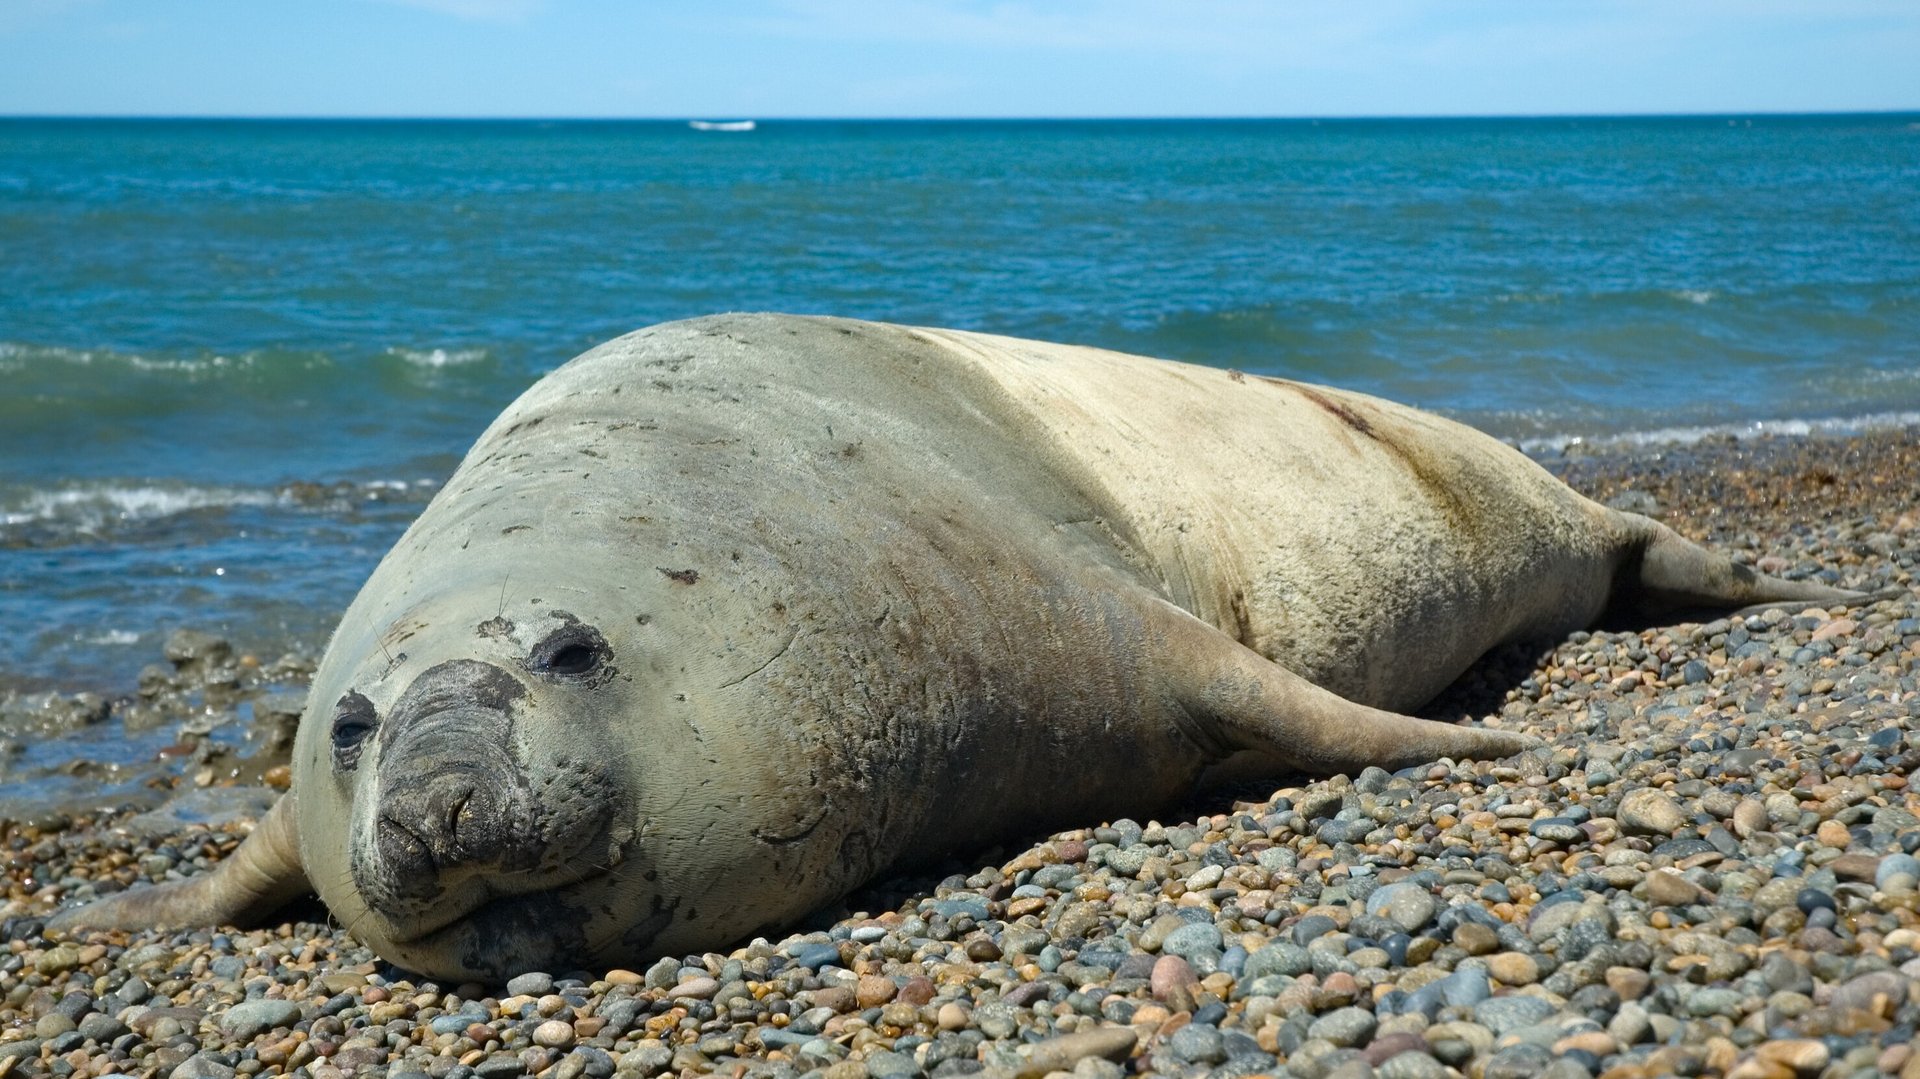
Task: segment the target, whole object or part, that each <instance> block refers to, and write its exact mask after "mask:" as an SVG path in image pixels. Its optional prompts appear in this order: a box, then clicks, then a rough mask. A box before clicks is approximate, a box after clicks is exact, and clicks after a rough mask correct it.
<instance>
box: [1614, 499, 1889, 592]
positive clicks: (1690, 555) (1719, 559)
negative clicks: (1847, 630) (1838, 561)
mask: <svg viewBox="0 0 1920 1079" xmlns="http://www.w3.org/2000/svg"><path fill="white" fill-rule="evenodd" d="M1620 516H1621V517H1623V518H1625V519H1626V523H1627V527H1628V529H1629V530H1630V532H1631V534H1632V537H1633V539H1632V546H1631V547H1630V548H1629V551H1630V554H1629V556H1628V559H1627V561H1626V562H1625V563H1624V564H1623V565H1622V566H1621V568H1620V571H1619V573H1618V574H1617V575H1616V576H1615V578H1614V587H1613V603H1612V606H1613V608H1614V609H1615V610H1616V611H1620V610H1624V611H1627V612H1631V613H1633V614H1636V615H1640V616H1643V617H1659V616H1669V615H1672V614H1675V613H1678V612H1685V611H1713V612H1717V613H1721V614H1725V613H1727V612H1730V611H1733V610H1735V609H1740V610H1747V609H1752V610H1756V611H1758V610H1764V609H1766V608H1768V607H1789V608H1793V607H1806V606H1810V605H1815V604H1818V605H1821V606H1827V605H1831V604H1838V603H1844V604H1849V605H1854V604H1860V603H1866V602H1870V601H1872V600H1874V599H1884V598H1888V594H1887V593H1874V594H1871V595H1870V594H1868V593H1865V592H1853V591H1849V590H1847V589H1845V588H1833V587H1831V586H1829V585H1824V584H1815V583H1814V582H1812V581H1788V580H1783V579H1781V578H1779V577H1769V576H1768V575H1766V574H1764V573H1759V572H1756V571H1754V570H1752V569H1749V568H1747V567H1746V566H1742V565H1740V564H1739V563H1737V562H1734V561H1733V560H1731V559H1729V558H1727V557H1726V556H1725V555H1722V554H1716V553H1714V552H1713V551H1709V550H1707V549H1706V548H1705V547H1702V546H1700V545H1699V544H1696V543H1694V542H1693V541H1691V540H1689V539H1687V538H1685V537H1683V536H1681V535H1680V534H1679V533H1677V532H1675V531H1673V530H1672V529H1670V528H1668V527H1667V526H1666V525H1663V524H1661V523H1659V522H1658V521H1654V520H1650V519H1648V518H1646V517H1641V516H1640V515H1638V514H1633V513H1623V514H1621V515H1620ZM1892 595H1904V593H1900V592H1895V593H1892Z"/></svg>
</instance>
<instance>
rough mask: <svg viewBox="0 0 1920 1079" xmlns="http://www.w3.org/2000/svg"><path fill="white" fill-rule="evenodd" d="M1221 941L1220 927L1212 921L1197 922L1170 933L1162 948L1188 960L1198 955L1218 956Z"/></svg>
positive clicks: (1162, 943)
mask: <svg viewBox="0 0 1920 1079" xmlns="http://www.w3.org/2000/svg"><path fill="white" fill-rule="evenodd" d="M1220 941H1221V938H1220V930H1219V928H1218V927H1216V926H1215V925H1214V924H1213V923H1211V922H1197V923H1193V924H1189V925H1183V926H1181V927H1180V928H1178V929H1176V930H1174V931H1173V932H1171V933H1168V934H1167V939H1166V940H1165V941H1163V942H1161V945H1160V950H1161V951H1164V952H1171V953H1172V954H1174V955H1177V956H1179V957H1181V958H1182V959H1186V960H1192V959H1193V958H1194V957H1195V956H1197V955H1206V956H1209V957H1217V956H1218V955H1219V954H1220Z"/></svg>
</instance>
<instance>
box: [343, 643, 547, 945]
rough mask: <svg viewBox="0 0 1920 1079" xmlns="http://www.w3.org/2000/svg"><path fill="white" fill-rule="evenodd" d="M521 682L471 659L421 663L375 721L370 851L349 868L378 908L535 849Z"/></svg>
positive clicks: (396, 910) (402, 904)
mask: <svg viewBox="0 0 1920 1079" xmlns="http://www.w3.org/2000/svg"><path fill="white" fill-rule="evenodd" d="M525 695H526V687H525V686H524V685H522V684H521V682H520V681H519V679H517V678H515V677H514V676H513V675H512V674H510V673H509V672H507V671H506V670H504V669H502V668H500V667H497V666H494V665H493V664H490V663H484V662H481V661H478V660H470V659H462V660H452V661H449V662H446V663H441V664H439V665H437V666H434V667H431V668H429V669H427V670H426V671H424V672H422V673H421V674H420V675H419V677H417V678H415V679H414V680H413V682H412V684H411V685H409V686H408V687H407V690H406V692H405V693H403V694H401V696H400V699H399V700H398V701H396V702H395V703H394V706H393V710H392V712H391V714H390V715H389V716H388V717H387V718H386V720H385V722H383V723H381V724H380V751H381V758H382V768H381V772H380V782H379V786H378V789H377V791H376V795H375V802H374V807H375V808H374V817H373V822H372V825H373V826H372V832H373V835H372V844H371V851H370V853H371V854H372V855H373V856H372V857H371V858H365V857H358V858H356V859H355V863H354V867H353V868H354V875H355V878H356V881H357V883H358V885H359V887H360V890H361V892H362V894H363V895H365V896H366V897H367V899H368V901H369V903H370V905H372V906H373V907H374V908H375V909H376V910H381V911H383V912H384V913H387V914H389V915H393V916H404V915H406V914H407V913H409V912H411V911H413V910H416V909H418V908H419V907H420V906H421V905H423V904H426V903H428V902H431V901H432V900H433V899H435V898H436V897H437V896H439V895H440V894H441V893H443V892H444V891H446V890H447V889H448V888H449V887H451V886H453V885H455V884H457V883H458V882H460V881H462V880H465V879H467V878H470V877H473V876H476V875H485V874H487V873H490V872H491V873H497V872H501V871H509V872H511V871H515V870H519V869H521V868H524V863H527V862H529V861H530V860H532V859H535V858H537V845H538V841H537V838H536V837H535V836H534V834H533V833H534V832H535V829H534V828H532V827H531V822H530V821H529V820H528V817H529V814H528V813H527V812H526V806H525V799H524V798H522V797H520V794H521V793H522V792H524V791H525V790H526V787H527V778H526V775H525V768H524V767H523V765H522V763H521V762H520V760H519V759H518V755H517V754H516V753H515V752H514V745H513V742H514V740H513V718H514V710H515V706H516V705H517V704H518V703H519V702H520V701H521V700H522V699H523V698H524V697H525Z"/></svg>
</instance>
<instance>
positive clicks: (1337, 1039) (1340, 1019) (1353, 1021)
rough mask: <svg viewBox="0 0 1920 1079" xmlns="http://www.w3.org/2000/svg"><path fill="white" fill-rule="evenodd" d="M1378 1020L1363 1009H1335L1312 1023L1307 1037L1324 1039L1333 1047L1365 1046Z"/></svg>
mask: <svg viewBox="0 0 1920 1079" xmlns="http://www.w3.org/2000/svg"><path fill="white" fill-rule="evenodd" d="M1376 1025H1378V1020H1376V1019H1375V1018H1374V1016H1373V1013H1372V1012H1370V1011H1368V1010H1366V1009H1365V1008H1335V1009H1334V1010H1333V1011H1330V1012H1328V1013H1327V1014H1325V1015H1323V1016H1321V1017H1320V1018H1318V1019H1315V1020H1314V1021H1313V1025H1312V1026H1310V1027H1308V1028H1307V1037H1309V1038H1324V1039H1326V1040H1327V1041H1330V1042H1332V1043H1333V1044H1335V1045H1341V1046H1348V1045H1365V1044H1366V1043H1367V1041H1368V1040H1369V1039H1371V1038H1372V1037H1373V1030H1374V1027H1375V1026H1376Z"/></svg>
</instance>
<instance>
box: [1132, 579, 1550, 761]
mask: <svg viewBox="0 0 1920 1079" xmlns="http://www.w3.org/2000/svg"><path fill="white" fill-rule="evenodd" d="M1155 621H1156V622H1157V623H1158V624H1157V625H1156V627H1155V628H1156V629H1158V630H1160V631H1161V633H1163V634H1164V642H1165V644H1166V646H1167V648H1168V650H1169V654H1170V658H1172V659H1173V668H1172V673H1171V675H1170V676H1169V677H1170V678H1171V679H1172V680H1173V681H1174V682H1175V685H1174V686H1173V689H1174V692H1175V693H1176V695H1177V696H1178V697H1179V700H1180V704H1181V705H1182V707H1183V708H1184V709H1185V711H1186V713H1187V714H1188V715H1190V716H1192V717H1193V719H1194V721H1195V723H1196V726H1197V727H1198V732H1199V734H1200V736H1201V737H1202V738H1203V739H1207V740H1208V741H1209V742H1210V745H1209V748H1212V749H1215V750H1217V751H1218V752H1220V754H1221V755H1222V756H1223V757H1225V756H1227V755H1228V754H1230V753H1232V752H1234V751H1236V750H1252V751H1254V752H1256V753H1263V754H1269V755H1272V756H1274V757H1277V758H1279V759H1280V760H1282V761H1285V762H1286V763H1287V764H1289V765H1291V766H1293V767H1296V768H1299V769H1300V770H1302V771H1305V772H1313V773H1316V774H1321V775H1331V774H1334V773H1338V772H1347V773H1357V772H1358V771H1360V770H1361V769H1362V768H1365V767H1367V766H1368V765H1378V766H1379V767H1381V768H1386V769H1389V770H1391V769H1396V768H1406V767H1408V766H1410V765H1415V764H1424V763H1427V762H1429V761H1435V760H1438V759H1440V758H1441V757H1451V758H1454V759H1456V760H1458V759H1462V758H1471V759H1474V760H1492V759H1495V758H1498V757H1509V756H1512V755H1513V754H1515V753H1520V752H1524V751H1526V750H1528V749H1532V748H1534V747H1536V746H1538V745H1540V744H1541V743H1540V741H1539V740H1538V739H1535V738H1532V737H1530V736H1528V735H1524V734H1519V733H1517V732H1514V731H1498V730H1489V729H1487V728H1485V727H1462V726H1457V725H1455V724H1452V723H1442V722H1439V721H1437V720H1431V719H1419V718H1416V717H1414V716H1404V715H1401V714H1399V713H1397V712H1384V711H1381V710H1380V709H1378V708H1369V707H1368V706H1366V705H1364V704H1355V703H1354V702H1352V701H1350V700H1347V699H1346V698H1345V697H1341V696H1339V695H1337V694H1334V693H1330V692H1328V691H1327V690H1324V689H1321V688H1320V687H1319V686H1316V685H1314V684H1313V683H1312V682H1309V681H1307V680H1306V679H1305V678H1302V677H1300V676H1299V675H1297V674H1295V673H1293V672H1292V671H1290V670H1287V669H1286V668H1285V667H1282V666H1280V665H1279V664H1276V663H1273V662H1270V661H1269V660H1267V659H1265V658H1264V657H1262V656H1260V655H1259V654H1258V653H1256V652H1254V651H1252V650H1251V649H1249V648H1247V647H1246V646H1245V645H1242V644H1241V643H1240V642H1238V641H1236V640H1234V639H1233V638H1231V637H1229V636H1227V635H1226V634H1224V633H1222V632H1220V631H1219V630H1218V629H1215V628H1214V627H1213V626H1210V625H1208V624H1206V623H1205V622H1202V621H1200V620H1199V619H1198V618H1195V617H1194V616H1193V615H1191V614H1189V613H1187V612H1186V611H1184V610H1181V609H1180V608H1178V607H1175V606H1173V605H1172V604H1161V605H1159V613H1158V615H1157V617H1156V618H1155Z"/></svg>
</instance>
